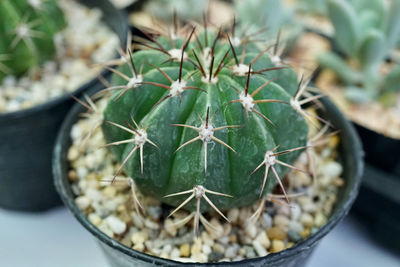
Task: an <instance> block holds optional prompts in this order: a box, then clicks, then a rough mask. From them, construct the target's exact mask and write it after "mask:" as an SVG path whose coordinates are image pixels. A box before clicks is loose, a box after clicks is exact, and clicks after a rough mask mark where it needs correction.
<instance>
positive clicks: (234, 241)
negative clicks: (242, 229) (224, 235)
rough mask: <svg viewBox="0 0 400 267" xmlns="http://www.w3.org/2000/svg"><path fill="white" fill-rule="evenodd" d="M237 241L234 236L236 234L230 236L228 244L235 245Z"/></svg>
mask: <svg viewBox="0 0 400 267" xmlns="http://www.w3.org/2000/svg"><path fill="white" fill-rule="evenodd" d="M237 240H238V238H237V235H236V234H231V235H230V236H229V242H230V243H237Z"/></svg>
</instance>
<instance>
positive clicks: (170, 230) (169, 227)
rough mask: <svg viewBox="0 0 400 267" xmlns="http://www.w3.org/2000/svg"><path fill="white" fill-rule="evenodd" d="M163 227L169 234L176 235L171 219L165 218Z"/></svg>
mask: <svg viewBox="0 0 400 267" xmlns="http://www.w3.org/2000/svg"><path fill="white" fill-rule="evenodd" d="M164 229H165V231H166V232H167V233H168V234H169V235H170V236H176V233H177V232H178V230H177V229H176V227H175V226H174V223H173V221H172V220H171V219H166V220H165V222H164Z"/></svg>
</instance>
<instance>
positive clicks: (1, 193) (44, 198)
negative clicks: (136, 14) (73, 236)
mask: <svg viewBox="0 0 400 267" xmlns="http://www.w3.org/2000/svg"><path fill="white" fill-rule="evenodd" d="M79 2H81V3H82V4H84V5H86V6H88V7H97V8H100V9H101V10H102V12H103V14H104V17H103V20H104V21H105V22H106V24H107V25H108V26H109V27H110V28H111V29H112V30H113V31H114V32H115V33H117V34H118V36H119V37H120V39H121V42H122V43H123V44H125V42H126V41H125V40H126V35H127V31H128V26H127V22H126V18H125V16H124V15H123V13H121V12H120V11H118V10H116V9H115V8H114V7H113V6H112V5H111V4H110V2H109V1H108V0H80V1H79ZM82 23H84V22H82ZM102 74H103V75H104V76H105V77H107V76H108V75H109V74H110V73H109V71H104V72H103V73H102ZM101 87H102V84H101V83H100V82H99V81H98V79H97V78H96V79H93V80H92V81H90V82H88V83H86V84H85V85H83V86H81V87H80V88H78V89H77V90H76V91H74V92H72V93H67V94H64V95H62V96H60V97H57V98H55V99H53V100H50V101H48V102H46V103H44V104H41V105H38V106H35V107H32V108H30V109H26V110H20V111H17V112H10V113H4V114H0V140H1V141H0V207H2V208H6V209H13V210H21V211H43V210H46V209H49V208H51V207H54V206H56V205H59V204H61V201H60V200H59V197H58V195H57V193H56V191H55V189H54V185H53V182H52V177H53V176H52V172H51V155H52V150H53V147H54V142H55V139H56V133H57V131H58V129H59V127H60V125H61V123H62V121H63V119H64V117H65V115H66V114H67V113H68V111H69V109H70V108H71V106H72V105H73V103H74V100H73V99H72V98H71V94H73V95H75V96H78V97H79V96H80V95H82V93H83V92H85V91H87V90H88V89H90V88H97V89H98V90H99V89H101Z"/></svg>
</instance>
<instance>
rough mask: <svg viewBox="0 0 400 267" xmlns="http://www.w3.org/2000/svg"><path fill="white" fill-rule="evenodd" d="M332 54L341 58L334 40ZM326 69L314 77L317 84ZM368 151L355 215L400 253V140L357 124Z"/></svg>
mask: <svg viewBox="0 0 400 267" xmlns="http://www.w3.org/2000/svg"><path fill="white" fill-rule="evenodd" d="M322 36H323V37H325V38H326V39H327V40H329V41H330V43H331V46H332V51H333V52H335V53H336V54H338V55H339V56H341V57H345V55H344V54H342V53H340V49H339V47H338V46H337V44H336V43H335V42H334V41H333V39H332V37H329V36H326V35H322ZM321 71H322V69H321V68H319V69H317V71H316V72H315V74H314V75H313V81H315V80H316V79H317V78H318V76H319V74H320V73H321ZM353 125H354V126H355V128H356V130H357V132H358V135H359V137H360V139H361V143H362V144H363V148H364V151H365V172H364V175H363V178H362V183H361V188H360V194H359V197H358V198H357V200H356V202H355V204H354V208H353V209H352V213H354V214H355V215H356V216H357V217H358V218H359V219H360V220H361V221H362V223H363V224H365V225H367V226H368V227H369V232H370V233H371V235H372V236H373V237H374V238H375V239H376V240H377V241H379V242H380V243H381V244H382V245H384V246H386V247H388V248H391V249H394V250H396V251H400V139H393V138H390V137H387V136H385V135H383V134H381V133H378V132H376V131H373V130H370V129H368V128H366V127H364V126H361V125H359V124H357V123H355V122H353Z"/></svg>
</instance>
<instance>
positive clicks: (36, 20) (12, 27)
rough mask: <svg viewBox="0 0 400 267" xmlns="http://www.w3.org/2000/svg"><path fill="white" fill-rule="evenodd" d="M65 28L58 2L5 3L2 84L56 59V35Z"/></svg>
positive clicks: (0, 34) (0, 25) (0, 6)
mask: <svg viewBox="0 0 400 267" xmlns="http://www.w3.org/2000/svg"><path fill="white" fill-rule="evenodd" d="M64 26H65V20H64V17H63V14H62V11H61V10H60V9H59V7H58V6H57V2H56V0H1V1H0V82H1V79H2V78H3V77H4V76H5V75H9V74H11V75H15V76H19V75H22V74H24V73H25V72H27V71H28V70H29V69H30V68H32V67H34V66H37V65H39V64H41V63H43V62H44V61H46V60H49V59H52V58H53V57H54V54H55V52H56V51H55V45H54V35H55V34H56V33H57V32H58V31H60V30H61V29H62V28H63V27H64Z"/></svg>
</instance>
